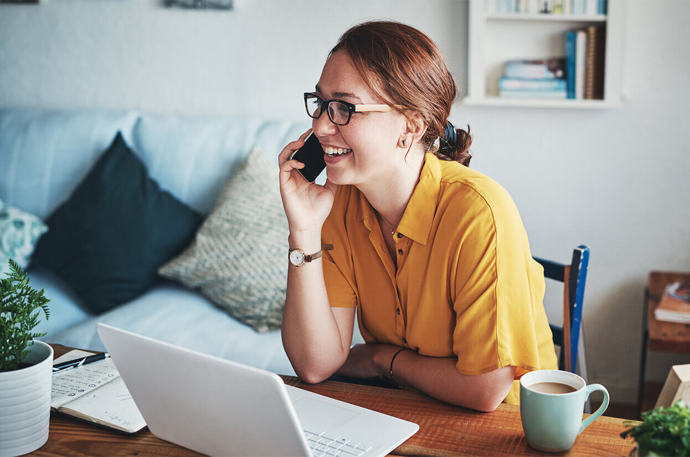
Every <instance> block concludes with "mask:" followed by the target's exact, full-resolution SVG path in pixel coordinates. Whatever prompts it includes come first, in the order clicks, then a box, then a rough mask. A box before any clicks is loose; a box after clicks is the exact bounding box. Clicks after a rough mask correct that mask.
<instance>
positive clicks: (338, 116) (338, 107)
mask: <svg viewBox="0 0 690 457" xmlns="http://www.w3.org/2000/svg"><path fill="white" fill-rule="evenodd" d="M328 117H330V118H331V121H332V122H333V123H334V124H338V125H345V124H347V123H348V122H349V121H350V108H349V107H348V106H347V105H346V104H345V103H342V102H339V101H337V100H331V102H330V103H329V104H328Z"/></svg>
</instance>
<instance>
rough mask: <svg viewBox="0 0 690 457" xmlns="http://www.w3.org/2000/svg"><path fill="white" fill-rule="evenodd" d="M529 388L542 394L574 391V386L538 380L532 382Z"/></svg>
mask: <svg viewBox="0 0 690 457" xmlns="http://www.w3.org/2000/svg"><path fill="white" fill-rule="evenodd" d="M530 389H532V390H536V391H537V392H541V393H544V394H567V393H570V392H575V388H574V387H572V386H570V385H568V384H562V383H560V382H538V383H536V384H532V385H531V386H530Z"/></svg>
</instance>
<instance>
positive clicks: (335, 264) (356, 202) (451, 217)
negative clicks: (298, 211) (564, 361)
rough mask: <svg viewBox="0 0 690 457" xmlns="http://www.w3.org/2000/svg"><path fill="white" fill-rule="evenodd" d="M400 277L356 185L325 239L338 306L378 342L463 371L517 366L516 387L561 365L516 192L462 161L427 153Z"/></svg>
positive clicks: (514, 395)
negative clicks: (447, 361) (453, 360)
mask: <svg viewBox="0 0 690 457" xmlns="http://www.w3.org/2000/svg"><path fill="white" fill-rule="evenodd" d="M394 239H395V245H396V256H397V259H396V261H397V269H396V267H395V265H394V263H393V261H392V259H391V256H390V254H389V251H388V250H387V248H386V243H385V241H384V239H383V236H382V234H381V229H380V227H379V224H378V221H377V219H376V215H375V213H374V210H373V208H372V207H371V205H369V202H368V201H367V200H366V198H365V197H364V195H362V194H361V193H360V192H359V190H358V189H357V188H356V187H354V186H339V187H338V190H337V192H336V196H335V202H334V204H333V208H332V210H331V213H330V215H329V216H328V218H327V220H326V222H325V224H324V227H323V230H322V240H323V242H324V243H328V244H333V245H334V249H333V250H330V251H324V263H323V265H324V266H323V268H324V278H325V282H326V288H327V291H328V298H329V301H330V304H331V306H333V307H355V306H357V307H358V314H357V315H358V323H359V328H360V331H361V333H362V336H363V337H364V339H365V341H366V342H368V343H373V342H377V343H389V344H395V345H397V346H401V347H407V348H410V349H412V350H414V351H416V352H418V353H419V354H421V355H424V356H431V357H451V356H456V357H457V364H456V367H457V369H458V371H459V372H460V373H461V374H465V375H478V374H482V373H487V372H489V371H493V370H495V369H498V368H501V367H504V366H515V367H517V370H516V381H514V382H513V386H512V388H511V390H510V393H509V394H508V396H507V397H506V402H508V403H514V404H516V403H518V402H519V384H518V382H517V379H518V378H519V377H520V376H522V375H523V374H524V373H526V372H527V371H531V370H536V369H546V368H554V369H555V368H557V361H556V354H555V351H554V346H553V342H552V336H551V330H550V329H549V325H548V322H547V319H546V313H545V312H544V306H543V303H542V300H543V297H544V274H543V269H542V267H541V265H539V264H538V263H537V262H536V261H534V260H533V259H532V255H531V254H530V249H529V242H528V240H527V234H526V233H525V229H524V227H523V225H522V221H521V219H520V215H519V214H518V211H517V208H516V207H515V204H514V203H513V200H512V199H511V197H510V195H508V193H507V192H506V191H505V189H503V188H502V187H501V186H500V185H498V184H497V183H496V182H495V181H493V180H491V179H490V178H488V177H486V176H484V175H482V174H481V173H479V172H477V171H475V170H472V169H470V168H467V167H465V166H463V165H460V164H459V163H457V162H448V161H441V160H439V159H438V158H437V157H436V156H434V155H433V154H431V153H428V154H427V155H426V159H425V163H424V166H423V168H422V171H421V175H420V178H419V182H418V183H417V186H416V188H415V190H414V192H413V194H412V197H411V198H410V201H409V202H408V204H407V208H406V209H405V212H404V214H403V217H402V220H401V221H400V224H399V225H398V227H397V229H396V231H395V232H394Z"/></svg>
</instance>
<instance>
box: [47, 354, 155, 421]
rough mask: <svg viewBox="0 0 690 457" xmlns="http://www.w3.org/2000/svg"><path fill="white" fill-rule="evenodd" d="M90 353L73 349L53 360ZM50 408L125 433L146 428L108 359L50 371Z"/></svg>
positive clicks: (122, 382)
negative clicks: (51, 377)
mask: <svg viewBox="0 0 690 457" xmlns="http://www.w3.org/2000/svg"><path fill="white" fill-rule="evenodd" d="M90 354H91V353H90V352H85V351H79V350H73V351H70V352H68V353H67V354H65V355H63V356H61V357H59V358H57V359H55V361H54V362H53V363H60V362H66V361H68V360H74V359H78V358H81V357H84V356H86V355H90ZM50 407H51V409H52V410H53V411H56V412H58V413H61V414H66V415H69V416H73V417H77V418H79V419H82V420H85V421H89V422H93V423H95V424H99V425H103V426H105V427H109V428H113V429H115V430H120V431H122V432H126V433H135V432H137V431H139V430H141V429H142V428H144V427H146V421H145V420H144V418H143V417H142V416H141V413H140V412H139V409H138V408H137V405H136V404H135V403H134V400H133V399H132V396H131V395H130V394H129V391H128V390H127V386H125V383H124V381H123V380H122V378H121V377H120V373H119V372H118V371H117V368H115V365H114V364H113V361H112V359H110V358H107V359H103V360H99V361H98V362H94V363H90V364H88V365H82V366H80V367H78V368H74V369H72V370H67V371H64V372H58V373H55V374H53V385H52V394H51V400H50Z"/></svg>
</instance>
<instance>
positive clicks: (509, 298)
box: [453, 186, 556, 377]
mask: <svg viewBox="0 0 690 457" xmlns="http://www.w3.org/2000/svg"><path fill="white" fill-rule="evenodd" d="M497 187H498V186H497ZM472 200H473V204H472V206H471V209H470V210H469V211H468V214H467V215H466V219H467V220H466V221H465V223H464V224H463V225H464V227H463V229H464V230H462V234H461V235H460V236H461V242H460V246H459V251H458V255H457V256H456V259H457V265H456V269H455V290H454V293H455V296H454V302H453V307H454V310H455V313H456V325H455V329H454V333H453V351H454V353H455V354H456V355H457V357H458V361H457V368H458V371H459V372H460V373H463V374H468V375H476V374H482V373H487V372H490V371H493V370H495V369H498V368H501V367H505V366H515V367H517V371H516V376H517V377H519V376H521V375H522V374H524V373H525V372H526V371H531V370H535V369H541V368H555V366H556V358H555V352H554V349H553V343H552V340H551V331H550V329H549V326H548V322H547V319H546V313H545V311H544V306H543V296H544V277H543V270H542V269H541V266H540V265H539V264H538V263H537V262H536V261H534V260H533V259H532V256H531V254H530V250H529V242H528V240H527V234H526V233H525V229H524V227H523V225H522V221H521V220H520V216H519V214H518V211H517V208H516V207H515V204H514V203H513V201H512V199H511V198H510V196H509V195H508V194H507V192H505V190H503V189H502V188H498V189H492V191H491V192H490V193H489V194H488V195H487V194H481V195H480V194H477V195H475V197H474V198H473V199H472Z"/></svg>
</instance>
